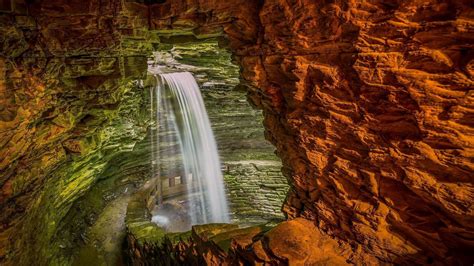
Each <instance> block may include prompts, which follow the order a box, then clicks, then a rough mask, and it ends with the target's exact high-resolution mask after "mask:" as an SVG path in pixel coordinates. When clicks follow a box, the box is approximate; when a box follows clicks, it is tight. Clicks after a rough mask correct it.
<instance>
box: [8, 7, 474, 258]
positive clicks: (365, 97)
mask: <svg viewBox="0 0 474 266" xmlns="http://www.w3.org/2000/svg"><path fill="white" fill-rule="evenodd" d="M0 8H1V11H2V13H1V14H0V24H1V28H0V39H1V40H2V43H1V53H0V80H1V82H0V95H1V98H0V132H1V138H0V160H1V161H0V173H1V175H0V187H1V190H0V221H1V224H0V226H1V228H2V230H1V231H0V262H3V261H6V262H10V261H11V260H14V259H15V260H18V256H17V254H19V252H20V250H21V249H24V250H23V251H24V252H26V253H24V254H29V255H30V256H31V255H32V254H41V256H42V257H43V256H47V254H44V251H43V249H44V248H45V246H46V245H47V243H48V240H49V238H50V235H51V234H52V232H53V231H54V230H55V228H56V225H55V223H56V222H59V221H60V220H61V217H63V216H64V215H65V213H66V212H67V211H68V209H69V206H71V204H72V203H73V202H74V201H75V200H76V199H77V198H78V197H79V196H80V195H81V193H83V192H84V191H85V190H87V189H89V188H90V187H91V186H92V185H93V183H94V180H96V179H97V178H98V175H99V174H98V173H95V174H94V178H91V179H87V180H88V182H82V181H81V179H80V178H79V176H83V174H85V173H81V174H78V175H77V176H76V175H71V174H70V173H68V174H63V175H60V174H52V173H53V172H54V171H59V170H58V169H59V168H60V166H62V167H63V168H62V169H65V170H64V171H68V169H71V168H70V166H69V167H68V165H66V164H65V162H66V161H68V160H73V158H77V160H79V159H80V160H89V159H90V158H91V157H89V155H91V154H93V153H94V152H99V151H100V150H101V149H100V147H103V146H102V145H103V143H106V141H105V139H104V138H101V137H97V135H96V134H99V133H97V132H96V130H97V129H98V128H101V129H104V127H99V126H97V125H96V123H98V124H101V123H104V122H103V121H102V120H101V119H102V118H104V117H107V120H109V116H107V115H105V114H110V113H111V112H113V111H111V110H118V109H117V108H118V106H117V104H118V101H119V99H122V98H123V94H122V93H124V91H122V90H121V89H118V87H120V86H116V84H117V82H118V81H119V80H123V79H126V78H127V77H129V78H131V77H137V76H140V75H141V74H143V73H144V72H145V70H144V68H146V61H145V60H144V59H145V56H146V55H148V54H149V53H150V51H151V49H152V48H153V47H152V45H154V44H157V43H174V42H185V41H190V40H193V41H196V40H199V39H203V38H209V37H217V36H221V38H222V40H221V45H222V46H224V47H227V48H228V49H230V51H231V52H232V53H233V60H234V61H235V62H236V63H237V64H239V65H240V66H241V73H240V84H241V85H242V86H244V87H245V88H246V89H247V91H248V98H249V101H250V102H251V103H252V104H253V105H254V106H255V107H258V108H260V109H262V110H263V114H264V125H265V128H266V138H267V139H268V140H270V141H271V142H272V143H273V144H274V145H275V146H276V148H277V153H278V156H279V157H280V158H281V159H282V161H283V165H284V167H283V168H284V169H283V170H284V171H283V173H284V175H285V176H286V177H287V178H288V180H289V182H290V186H291V188H290V189H289V192H288V196H287V199H286V201H285V204H284V211H285V213H286V214H287V216H288V218H290V219H295V218H297V217H302V218H301V219H304V221H311V223H312V224H314V225H315V228H313V229H314V230H317V232H318V234H319V235H321V237H323V238H324V237H329V238H330V239H332V240H334V241H336V242H337V243H345V244H347V245H344V247H349V246H350V247H351V249H352V251H353V252H354V254H363V255H361V256H359V255H357V256H345V255H344V254H342V253H337V256H336V255H334V256H335V257H334V258H332V257H331V259H334V260H337V262H340V260H339V259H341V258H342V259H343V260H344V261H347V262H349V263H354V264H363V263H387V264H429V263H438V264H456V263H458V264H462V263H464V264H467V265H471V264H472V262H473V260H474V259H473V257H472V254H473V250H474V208H473V206H472V204H473V202H474V187H473V181H474V169H473V168H474V164H473V158H474V137H473V136H474V129H473V128H474V123H473V121H474V99H473V98H474V95H473V90H472V88H473V85H474V82H473V75H474V61H473V58H474V53H473V46H474V4H473V3H472V1H468V0H457V1H454V0H451V1H449V0H444V1H443V0H423V1H421V0H395V1H385V0H371V1H363V0H352V1H343V0H334V1H310V0H291V1H283V0H267V1H243V0H236V1H220V0H207V1H205V0H186V1H184V0H177V1H171V0H168V1H137V2H132V1H113V0H108V1H94V0H91V1H76V0H73V1H26V2H23V1H21V0H15V1H3V2H1V5H0ZM64 66H74V67H72V68H70V67H64ZM91 88H92V90H91ZM92 110H95V111H94V113H92V114H91V112H92ZM99 121H102V122H99ZM92 132H95V133H94V134H93V133H92ZM99 135H100V134H99ZM99 144H100V145H99ZM97 145H98V146H97ZM75 156H76V157H75ZM77 156H79V157H77ZM73 161H74V160H73ZM75 169H78V171H79V172H80V169H85V168H83V167H81V164H78V165H77V167H76V168H75ZM96 170H97V169H94V170H92V169H91V170H87V174H92V173H93V171H96ZM49 188H51V189H49ZM58 195H60V196H58ZM50 198H52V199H54V200H49V199H50ZM53 209H54V210H55V212H56V211H57V212H58V213H55V212H52V210H53ZM53 213H54V214H53ZM298 221H300V218H298ZM288 223H291V222H288ZM39 225H40V227H37V226H39ZM32 228H37V230H38V231H39V232H41V233H40V234H39V235H40V236H35V235H33V234H32V232H33V229H32ZM290 228H295V230H296V228H299V225H298V224H290V226H289V227H288V226H286V225H282V229H281V230H283V231H285V230H288V231H291V229H290ZM285 232H286V231H285ZM311 234H313V233H311ZM318 234H316V233H314V235H315V236H316V235H318ZM18 235H21V237H20V238H17V236H18ZM298 236H300V237H301V240H302V241H303V238H305V237H309V238H308V239H305V241H310V242H317V241H316V239H313V238H311V236H305V235H301V234H298ZM298 236H297V235H295V237H298ZM318 239H319V236H318ZM332 240H331V241H329V242H324V243H328V244H327V245H328V247H332V246H333V244H332V243H333V241H332ZM339 241H340V242H339ZM305 243H306V242H305ZM297 244H298V245H295V250H300V249H304V248H306V246H304V247H303V248H302V245H305V244H302V243H299V242H298V243H297ZM325 247H326V244H324V245H322V246H320V249H319V250H318V251H320V250H325V249H324V248H325ZM310 248H311V247H310ZM254 250H257V247H256V246H255V247H254ZM277 250H278V249H277ZM38 252H39V253H38ZM278 252H282V253H278V254H281V256H283V257H284V256H286V255H285V254H284V252H287V251H281V250H279V251H278ZM288 252H289V251H288ZM314 252H316V251H314ZM304 254H305V253H301V256H302V258H301V259H297V260H299V261H304V260H308V259H311V256H309V257H308V256H305V255H304ZM316 254H318V253H316ZM25 256H26V255H25ZM30 258H31V257H30ZM262 258H264V255H262ZM26 261H27V259H25V260H22V262H24V263H25V262H26Z"/></svg>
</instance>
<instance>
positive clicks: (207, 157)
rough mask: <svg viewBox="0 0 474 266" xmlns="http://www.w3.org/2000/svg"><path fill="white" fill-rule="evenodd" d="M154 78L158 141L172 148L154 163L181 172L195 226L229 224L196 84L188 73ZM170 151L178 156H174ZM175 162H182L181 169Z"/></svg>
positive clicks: (217, 163) (218, 167)
mask: <svg viewBox="0 0 474 266" xmlns="http://www.w3.org/2000/svg"><path fill="white" fill-rule="evenodd" d="M155 77H156V79H157V84H158V85H157V87H156V88H155V92H156V93H155V96H156V97H155V103H156V105H157V108H156V113H157V114H156V117H157V120H158V121H157V123H158V126H157V128H158V130H157V133H156V135H157V137H156V138H157V140H158V142H160V141H165V142H167V143H171V144H170V147H168V148H167V149H166V150H167V151H168V154H166V153H167V152H166V150H165V152H163V151H161V152H160V154H159V155H155V157H158V158H154V159H155V160H159V163H160V164H163V163H165V164H166V163H167V164H169V163H170V161H173V160H174V161H175V163H174V164H175V165H173V166H171V167H172V168H179V169H175V170H176V171H178V172H182V173H181V178H182V180H184V181H183V183H185V184H186V187H187V189H186V191H187V200H188V204H189V206H188V207H189V211H188V213H189V216H190V217H189V218H190V221H191V224H192V225H195V224H204V223H216V222H229V210H228V206H227V198H226V194H225V189H224V182H223V176H222V172H221V164H220V160H219V155H218V152H217V145H216V141H215V139H214V134H213V132H212V129H211V124H210V122H209V118H208V115H207V112H206V108H205V106H204V102H203V99H202V96H201V92H200V90H199V86H198V84H197V83H196V80H195V79H194V77H193V75H192V74H191V73H189V72H180V73H166V74H157V75H155ZM170 132H172V133H170ZM158 145H159V144H158ZM155 146H157V145H155ZM170 150H173V151H174V153H175V154H178V155H177V156H176V155H172V154H171V153H169V152H170ZM172 157H173V158H174V159H171V160H170V158H172ZM176 160H179V161H180V163H178V164H180V166H179V167H178V166H177V165H176ZM183 177H184V179H183Z"/></svg>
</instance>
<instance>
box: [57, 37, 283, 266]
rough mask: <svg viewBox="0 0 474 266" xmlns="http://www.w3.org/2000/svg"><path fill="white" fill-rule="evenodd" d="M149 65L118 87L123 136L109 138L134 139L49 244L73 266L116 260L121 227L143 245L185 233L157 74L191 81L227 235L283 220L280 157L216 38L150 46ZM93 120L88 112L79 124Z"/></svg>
mask: <svg viewBox="0 0 474 266" xmlns="http://www.w3.org/2000/svg"><path fill="white" fill-rule="evenodd" d="M147 65H148V69H147V70H146V72H147V74H146V77H143V78H140V79H132V80H130V81H126V82H123V83H119V86H122V87H126V88H127V89H126V93H125V94H124V95H123V96H122V100H121V101H122V103H121V106H123V113H122V114H121V118H120V119H119V120H117V121H116V122H115V123H116V124H115V125H114V127H115V128H120V129H121V130H120V131H118V132H115V134H116V135H117V136H116V137H121V138H126V139H128V137H126V136H123V133H124V132H123V131H122V130H128V131H129V133H133V134H135V137H134V138H133V139H134V141H135V142H133V141H132V140H130V139H129V140H128V141H129V142H130V144H129V145H130V146H129V147H128V148H125V149H124V148H122V149H123V150H122V151H121V152H119V153H117V152H115V151H113V150H111V157H110V158H109V159H108V161H107V166H106V167H105V169H104V170H102V171H101V173H100V179H99V181H98V182H97V183H96V184H94V185H93V186H92V187H91V189H90V191H87V192H85V194H84V195H83V196H82V197H81V198H80V199H79V200H78V201H77V202H76V203H74V205H73V207H72V208H71V210H70V211H69V213H68V214H67V215H66V216H65V218H64V219H63V220H62V221H61V224H60V226H59V227H60V229H59V230H58V232H57V233H56V234H55V237H54V238H53V239H54V240H53V242H54V243H56V245H57V246H58V247H59V249H58V250H59V251H58V253H57V254H56V255H55V256H57V258H55V259H56V260H59V261H61V260H66V261H67V260H70V261H72V262H73V263H74V264H76V265H82V264H84V263H90V262H94V261H95V262H106V263H109V264H114V263H116V262H117V261H123V260H124V259H126V258H124V257H123V253H122V250H121V245H122V243H123V241H125V237H126V235H125V229H126V230H127V231H128V232H129V233H130V234H131V235H133V236H134V237H136V238H138V239H140V240H144V241H148V242H153V241H155V242H156V241H159V240H161V239H163V238H164V237H169V234H166V235H163V234H164V233H166V232H168V231H170V232H176V231H178V232H181V236H186V235H187V234H188V232H187V231H189V229H190V220H189V219H188V216H189V213H190V211H192V209H190V208H189V206H188V205H187V203H188V201H189V198H187V194H186V193H185V192H186V191H187V189H188V188H187V184H188V182H189V180H188V182H186V179H185V177H186V173H185V171H184V170H183V165H182V161H181V157H182V155H181V154H177V153H179V152H180V151H181V150H179V149H177V148H176V147H174V146H176V144H177V143H176V142H177V140H176V139H175V138H173V137H172V136H171V137H170V135H173V134H176V132H174V133H173V132H172V130H171V131H170V130H169V131H167V132H160V131H159V129H160V127H162V126H163V124H166V123H164V122H163V121H164V120H163V116H162V113H160V112H157V111H158V110H157V104H158V103H157V102H158V101H159V97H161V96H158V94H157V85H158V83H159V82H158V83H157V78H156V77H157V74H156V73H190V74H192V76H193V77H195V79H196V82H197V84H198V87H199V91H200V93H201V94H202V98H203V102H204V105H205V109H206V111H207V115H208V118H209V121H210V125H211V126H212V132H213V134H214V136H215V140H216V143H217V148H218V153H219V157H220V164H219V166H218V167H219V169H218V170H219V172H220V173H221V174H222V176H221V178H222V177H223V181H224V185H225V197H226V198H227V201H228V204H229V207H228V208H229V216H230V220H227V222H230V223H231V224H232V226H231V227H229V228H228V229H227V230H231V229H232V230H235V229H236V228H239V227H240V228H248V227H251V226H257V225H258V226H261V225H264V224H267V226H269V225H270V224H276V223H278V222H281V221H282V220H284V215H283V213H282V211H281V208H282V204H283V201H284V199H285V196H286V193H287V191H288V184H287V180H286V178H285V177H284V176H283V175H282V173H281V167H282V165H281V162H280V159H279V158H278V157H277V156H276V155H275V154H274V146H273V145H272V144H270V143H269V142H268V141H267V140H265V137H264V128H263V124H262V120H263V116H262V114H261V111H259V110H256V109H253V108H252V107H251V105H250V104H249V102H248V101H247V100H246V91H245V90H244V89H242V88H241V87H240V80H239V72H240V69H239V67H238V66H236V65H235V64H234V63H233V62H232V55H231V53H230V52H229V51H228V50H226V49H225V48H222V47H220V45H219V40H218V38H208V39H203V40H191V41H189V40H188V39H185V40H184V41H183V39H179V41H178V42H175V43H166V44H163V43H162V44H159V45H155V47H154V52H153V54H152V55H151V56H149V57H148V61H147ZM185 89H188V88H185ZM160 104H162V103H161V102H160ZM161 111H163V110H161ZM94 118H95V119H97V117H96V116H93V115H89V114H88V115H86V116H84V118H83V119H81V121H85V120H88V121H89V120H94ZM133 127H136V128H135V130H134V129H133ZM137 128H139V129H140V130H139V131H136V129H137ZM173 130H174V129H173ZM170 132H171V133H170ZM111 134H112V135H113V134H114V132H111ZM163 134H164V135H166V136H164V135H163ZM122 141H124V140H122ZM178 150H179V151H178ZM200 155H201V156H205V155H204V154H200ZM112 221H114V222H112ZM213 222H223V221H218V220H217V221H213ZM202 223H203V222H199V223H197V224H202ZM171 235H172V236H173V237H175V238H177V237H178V234H171Z"/></svg>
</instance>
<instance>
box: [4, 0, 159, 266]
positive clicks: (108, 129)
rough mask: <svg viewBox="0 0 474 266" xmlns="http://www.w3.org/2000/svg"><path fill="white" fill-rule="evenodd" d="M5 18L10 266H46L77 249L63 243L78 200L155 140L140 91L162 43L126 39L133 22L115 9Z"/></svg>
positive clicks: (50, 6) (32, 6)
mask: <svg viewBox="0 0 474 266" xmlns="http://www.w3.org/2000/svg"><path fill="white" fill-rule="evenodd" d="M6 2H8V1H2V4H3V3H6ZM1 11H2V12H1V13H0V21H1V22H0V25H1V27H0V40H1V50H0V51H1V53H0V62H1V63H0V73H1V74H0V76H1V82H0V95H1V96H0V140H1V144H0V187H1V190H0V221H1V222H0V228H1V229H0V264H2V265H32V264H37V265H38V264H39V265H46V264H48V263H52V262H51V259H52V257H53V256H54V253H55V252H57V251H58V250H61V249H63V248H65V247H66V248H68V246H67V245H62V242H58V241H53V239H59V240H60V241H62V240H63V236H62V235H59V236H58V235H56V234H57V232H58V228H60V227H61V223H62V222H63V218H64V217H66V215H67V214H68V213H69V212H70V208H71V207H72V206H73V204H74V203H75V202H76V200H77V199H79V198H80V197H82V196H83V195H85V194H86V193H87V191H89V189H90V188H91V187H92V186H94V185H95V184H96V182H98V180H99V179H100V178H105V177H106V174H104V171H109V170H111V168H110V165H108V162H109V161H110V160H111V159H113V158H115V157H117V156H118V155H119V154H120V153H123V152H126V151H130V150H132V149H133V146H134V144H135V143H136V142H138V141H140V140H141V139H142V138H143V137H144V135H145V133H146V127H147V125H148V124H147V123H148V122H147V119H148V117H145V116H144V114H143V113H141V109H140V108H139V107H140V105H141V103H140V101H139V99H140V97H135V96H134V95H132V94H135V95H136V94H140V93H141V92H142V91H141V90H138V91H137V89H136V86H133V84H131V83H130V81H131V80H134V79H137V78H140V77H143V76H144V74H145V72H146V55H147V54H148V53H151V44H152V42H153V40H152V36H151V37H150V36H149V35H147V33H146V32H145V33H143V34H142V32H138V33H129V32H127V31H124V30H122V28H121V27H125V26H126V25H127V23H130V24H132V23H133V22H129V21H127V16H126V14H124V13H122V10H121V8H120V4H118V3H115V2H113V1H111V2H107V3H106V2H105V1H101V2H100V3H99V2H90V3H86V4H84V3H82V2H81V3H79V2H75V3H72V2H69V3H67V4H66V3H65V4H63V5H59V6H56V5H54V3H51V2H45V3H39V2H38V1H36V2H35V1H33V2H29V4H26V2H25V1H11V4H10V5H8V6H7V7H5V6H2V10H1ZM119 24H120V26H119ZM129 28H133V27H132V26H130V27H129ZM140 34H142V35H140ZM134 41H136V45H133V46H130V45H129V44H130V43H131V42H134ZM127 98H129V99H130V98H135V101H134V100H133V99H132V102H130V101H127V100H126V99H127ZM137 106H138V108H136V107H137ZM109 172H110V171H109ZM55 263H56V264H63V263H64V261H55Z"/></svg>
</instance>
